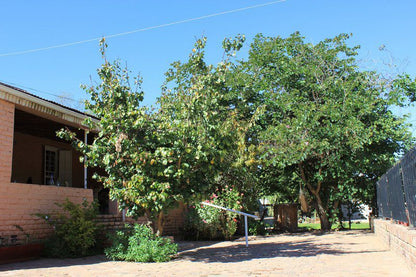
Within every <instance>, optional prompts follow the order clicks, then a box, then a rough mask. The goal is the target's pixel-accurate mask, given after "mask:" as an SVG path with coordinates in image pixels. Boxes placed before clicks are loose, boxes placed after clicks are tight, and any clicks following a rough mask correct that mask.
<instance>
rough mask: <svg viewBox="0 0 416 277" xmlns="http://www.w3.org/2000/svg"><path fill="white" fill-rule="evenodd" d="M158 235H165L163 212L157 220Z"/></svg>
mask: <svg viewBox="0 0 416 277" xmlns="http://www.w3.org/2000/svg"><path fill="white" fill-rule="evenodd" d="M155 223H156V224H155V225H156V230H155V231H156V235H157V236H161V235H162V234H163V225H164V214H163V211H161V212H160V213H159V214H158V215H157V218H156V222H155Z"/></svg>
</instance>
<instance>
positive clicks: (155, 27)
mask: <svg viewBox="0 0 416 277" xmlns="http://www.w3.org/2000/svg"><path fill="white" fill-rule="evenodd" d="M286 1H287V0H278V1H272V2H267V3H263V4H258V5H253V6H249V7H244V8H239V9H234V10H228V11H223V12H218V13H213V14H209V15H204V16H200V17H194V18H188V19H184V20H179V21H174V22H170V23H165V24H161V25H156V26H151V27H145V28H141V29H136V30H132V31H127V32H122V33H117V34H112V35H107V36H104V37H106V38H114V37H120V36H125V35H130V34H134V33H139V32H144V31H149V30H153V29H159V28H164V27H168V26H172V25H178V24H182V23H187V22H192V21H197V20H202V19H206V18H211V17H215V16H220V15H225V14H230V13H236V12H241V11H245V10H250V9H255V8H261V7H265V6H270V5H274V4H277V3H282V2H286ZM101 38H102V37H96V38H91V39H86V40H80V41H75V42H69V43H63V44H58V45H53V46H47V47H42V48H36V49H30V50H23V51H15V52H9V53H3V54H0V57H6V56H16V55H23V54H29V53H34V52H40V51H45V50H50V49H56V48H63V47H68V46H73V45H77V44H84V43H88V42H92V41H98V40H100V39H101Z"/></svg>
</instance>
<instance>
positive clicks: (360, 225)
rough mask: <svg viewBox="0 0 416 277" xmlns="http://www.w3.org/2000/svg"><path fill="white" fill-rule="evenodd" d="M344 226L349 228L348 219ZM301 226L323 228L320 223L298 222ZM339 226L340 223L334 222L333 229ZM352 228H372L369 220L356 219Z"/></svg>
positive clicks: (309, 228)
mask: <svg viewBox="0 0 416 277" xmlns="http://www.w3.org/2000/svg"><path fill="white" fill-rule="evenodd" d="M342 226H344V228H345V229H348V227H349V225H348V221H344V222H342ZM298 227H299V228H305V229H308V230H321V224H320V223H306V222H304V223H299V224H298ZM338 228H339V224H338V223H336V224H332V227H331V229H332V230H335V229H338ZM351 229H352V230H367V229H370V224H369V223H368V221H367V220H364V221H355V222H352V224H351Z"/></svg>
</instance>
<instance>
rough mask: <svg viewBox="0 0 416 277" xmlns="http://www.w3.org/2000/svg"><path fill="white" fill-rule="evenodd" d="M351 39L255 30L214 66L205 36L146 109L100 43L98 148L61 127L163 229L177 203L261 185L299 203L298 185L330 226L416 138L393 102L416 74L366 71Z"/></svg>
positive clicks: (368, 195)
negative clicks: (246, 46) (245, 51)
mask: <svg viewBox="0 0 416 277" xmlns="http://www.w3.org/2000/svg"><path fill="white" fill-rule="evenodd" d="M348 38H349V36H348V35H345V34H341V35H339V36H336V37H334V38H331V39H326V40H323V41H321V42H319V43H317V44H311V43H307V42H305V38H304V37H302V36H301V35H300V34H299V33H294V34H292V35H291V36H289V37H288V38H281V37H266V36H263V35H257V36H256V38H255V39H254V41H253V42H252V44H251V46H250V50H249V56H248V58H247V59H246V60H237V59H235V58H234V56H235V55H236V53H237V52H238V51H239V50H240V48H241V47H242V45H243V43H244V40H245V39H244V37H243V36H237V37H236V38H234V39H225V40H224V42H223V49H224V56H223V59H222V60H221V61H220V62H219V63H218V64H217V65H211V64H208V63H207V62H206V61H205V43H206V39H205V38H202V39H199V40H197V41H196V43H195V46H194V48H193V49H192V51H191V53H190V55H189V59H188V60H187V61H186V62H180V61H177V62H174V63H172V65H171V68H170V69H169V70H168V71H167V73H166V82H165V83H164V85H163V86H162V88H163V89H162V90H163V91H162V96H161V97H160V98H159V100H158V107H157V108H156V109H149V108H147V107H143V106H141V101H142V100H143V95H144V93H143V92H142V91H141V87H140V85H141V79H140V77H136V78H132V79H131V78H130V76H129V72H128V70H127V69H126V68H123V67H121V66H120V63H119V62H118V61H116V62H108V61H107V60H106V58H105V47H106V46H105V43H103V47H102V50H101V51H102V54H103V59H104V63H103V65H102V67H101V68H100V69H98V76H99V78H100V83H98V84H96V85H92V86H85V87H84V88H85V90H86V91H87V92H88V93H89V94H90V96H91V100H90V101H89V102H87V105H86V108H87V109H88V110H90V111H92V112H93V113H94V114H95V115H96V116H97V117H98V118H99V120H98V121H93V120H91V119H87V120H86V123H87V124H88V126H89V127H90V128H91V129H92V130H98V131H99V133H98V135H97V136H96V137H95V138H94V142H93V143H92V144H91V145H85V144H84V143H83V142H82V141H80V140H78V139H77V138H76V136H75V134H74V133H71V132H69V131H68V130H66V131H65V130H63V131H61V132H60V133H59V135H60V136H61V137H65V138H66V139H68V140H71V141H72V142H73V145H74V147H75V148H77V149H78V150H79V151H81V152H82V153H83V154H84V155H85V156H86V157H87V159H86V160H85V161H84V162H85V164H86V165H87V166H91V167H99V168H103V169H104V170H105V173H106V174H105V175H103V176H96V178H98V179H99V180H100V181H101V182H103V184H104V186H105V187H108V188H110V195H111V197H112V198H113V199H116V200H117V201H118V202H119V204H120V207H121V208H127V209H128V211H129V214H131V215H143V214H146V215H147V216H148V217H149V218H150V219H152V220H153V221H154V228H155V229H156V230H159V231H160V232H161V231H162V226H163V214H164V212H166V211H167V210H169V209H171V208H172V207H174V205H175V203H177V201H191V200H192V199H200V198H201V197H202V196H203V195H207V194H208V193H209V192H212V191H213V189H218V187H221V186H224V185H226V184H230V183H233V184H234V185H237V187H238V188H239V189H240V190H241V191H243V192H245V193H246V195H250V196H251V197H252V198H256V197H259V196H260V195H259V194H258V193H260V192H261V191H262V192H263V193H276V192H277V193H280V194H281V195H283V196H284V197H285V198H286V199H291V200H294V199H296V197H297V193H298V192H299V189H302V190H303V191H306V192H307V194H308V195H309V196H310V197H311V199H312V200H311V202H312V203H313V205H314V207H315V208H316V210H317V211H318V214H319V216H320V219H321V225H322V229H324V230H327V229H329V228H330V220H331V218H332V217H334V215H335V214H336V213H337V210H338V208H339V205H340V203H342V202H346V201H352V200H357V199H359V200H361V201H363V202H364V203H368V204H372V203H373V201H374V200H373V199H374V195H375V191H374V184H375V181H376V179H377V178H378V177H379V176H381V175H382V174H383V173H384V172H385V171H386V170H387V169H388V168H389V167H390V166H391V165H392V163H393V162H394V161H395V157H396V156H395V155H397V154H399V153H402V152H403V151H404V150H405V149H407V148H408V147H409V145H410V144H411V143H412V142H413V141H412V139H411V135H410V133H409V131H408V129H407V125H406V124H405V121H404V118H401V117H399V116H396V115H394V114H393V113H392V112H391V110H390V107H391V106H392V105H403V103H404V102H405V101H404V99H409V98H410V100H413V98H414V93H415V87H416V86H415V85H414V84H415V83H414V81H413V80H412V79H411V78H410V77H409V76H403V77H401V78H398V79H395V80H390V81H386V80H384V79H383V78H381V77H380V76H379V75H377V73H376V72H368V71H362V70H360V68H359V63H358V61H357V58H356V57H357V51H358V49H359V47H350V46H348V44H347V41H348ZM130 82H134V87H132V86H131V84H130ZM412 97H413V98H412Z"/></svg>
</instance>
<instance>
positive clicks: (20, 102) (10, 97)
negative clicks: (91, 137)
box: [0, 82, 97, 128]
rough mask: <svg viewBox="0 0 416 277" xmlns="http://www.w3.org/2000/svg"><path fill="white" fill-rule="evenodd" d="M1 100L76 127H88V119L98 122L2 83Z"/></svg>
mask: <svg viewBox="0 0 416 277" xmlns="http://www.w3.org/2000/svg"><path fill="white" fill-rule="evenodd" d="M0 99H2V100H5V101H8V102H11V103H14V104H15V105H16V107H18V108H20V109H22V110H25V111H28V112H30V111H32V112H35V113H36V114H38V115H41V116H43V117H46V118H49V119H55V120H59V121H64V122H66V123H69V124H70V125H73V126H74V127H84V128H85V127H86V126H84V125H83V124H82V121H83V120H84V119H85V118H86V117H91V118H92V119H93V120H94V119H95V120H97V118H96V117H95V116H92V115H90V114H87V113H84V112H81V111H79V110H76V109H73V108H70V107H67V106H64V105H62V104H59V103H56V102H54V101H50V100H47V99H44V98H41V97H39V96H37V95H34V94H32V93H30V92H28V91H26V90H23V89H21V88H18V87H15V86H12V85H9V84H5V83H2V82H0Z"/></svg>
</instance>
